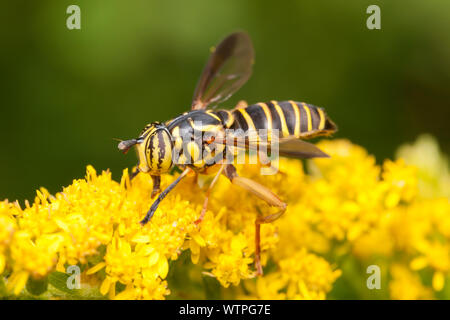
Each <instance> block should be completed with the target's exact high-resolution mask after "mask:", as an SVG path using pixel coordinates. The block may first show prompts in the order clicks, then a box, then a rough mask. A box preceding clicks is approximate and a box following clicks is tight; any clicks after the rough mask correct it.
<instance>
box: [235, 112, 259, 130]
mask: <svg viewBox="0 0 450 320" xmlns="http://www.w3.org/2000/svg"><path fill="white" fill-rule="evenodd" d="M238 110H239V112H240V113H241V114H242V116H243V117H244V119H245V121H247V125H248V128H249V129H251V130H256V128H255V124H254V123H253V120H252V118H251V117H250V115H249V114H248V113H247V111H245V109H243V108H239V109H238Z"/></svg>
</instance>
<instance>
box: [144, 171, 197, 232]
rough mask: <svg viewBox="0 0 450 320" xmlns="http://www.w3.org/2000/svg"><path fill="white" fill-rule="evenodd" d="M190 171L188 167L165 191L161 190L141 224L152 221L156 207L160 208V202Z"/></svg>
mask: <svg viewBox="0 0 450 320" xmlns="http://www.w3.org/2000/svg"><path fill="white" fill-rule="evenodd" d="M190 171H191V169H190V168H187V169H186V170H184V171H183V172H182V173H181V174H180V175H179V176H178V178H177V179H176V180H175V181H174V182H172V183H171V184H170V185H169V186H168V187H167V188H166V189H165V190H164V191H163V192H161V193H160V194H159V196H158V198H157V199H156V200H155V201H154V202H153V204H152V206H151V207H150V210H148V212H147V214H146V215H145V217H144V219H142V221H141V225H145V224H146V223H147V222H149V221H150V219H151V218H152V217H153V214H154V213H155V211H156V209H157V208H158V206H159V203H160V202H161V201H162V200H163V199H164V198H165V197H166V196H167V194H168V193H169V192H170V191H171V190H172V189H173V188H175V186H176V185H177V184H178V182H180V181H181V179H183V178H184V177H185V176H186V175H187V174H188V173H189V172H190Z"/></svg>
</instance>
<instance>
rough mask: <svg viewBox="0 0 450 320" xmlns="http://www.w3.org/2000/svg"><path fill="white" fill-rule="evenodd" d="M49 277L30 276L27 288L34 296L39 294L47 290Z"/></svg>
mask: <svg viewBox="0 0 450 320" xmlns="http://www.w3.org/2000/svg"><path fill="white" fill-rule="evenodd" d="M47 288H48V277H45V278H43V279H33V278H32V277H30V278H29V279H28V281H27V290H28V292H29V293H31V294H32V295H34V296H39V295H41V294H43V293H44V292H45V291H47Z"/></svg>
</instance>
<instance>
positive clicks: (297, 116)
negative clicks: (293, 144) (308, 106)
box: [289, 100, 300, 137]
mask: <svg viewBox="0 0 450 320" xmlns="http://www.w3.org/2000/svg"><path fill="white" fill-rule="evenodd" d="M289 103H290V104H291V106H292V109H294V113H295V129H294V135H295V136H296V137H299V136H300V110H299V109H298V105H297V104H296V103H295V102H294V101H292V100H289Z"/></svg>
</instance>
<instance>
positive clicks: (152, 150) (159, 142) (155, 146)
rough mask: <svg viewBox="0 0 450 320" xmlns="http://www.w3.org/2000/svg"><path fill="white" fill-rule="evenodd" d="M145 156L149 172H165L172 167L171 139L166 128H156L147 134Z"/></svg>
mask: <svg viewBox="0 0 450 320" xmlns="http://www.w3.org/2000/svg"><path fill="white" fill-rule="evenodd" d="M145 149H146V158H147V163H148V166H149V167H150V172H152V173H162V172H167V171H169V169H170V168H171V167H172V139H171V136H170V133H169V131H168V130H167V129H157V130H155V132H154V133H153V134H151V135H150V136H149V139H148V140H147V145H146V148H145Z"/></svg>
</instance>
